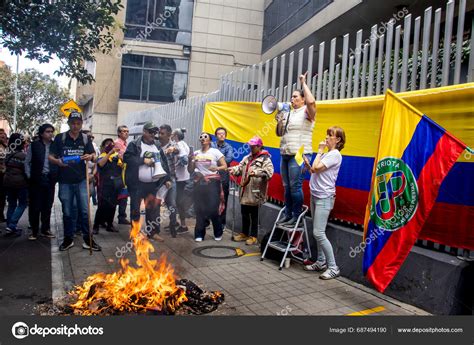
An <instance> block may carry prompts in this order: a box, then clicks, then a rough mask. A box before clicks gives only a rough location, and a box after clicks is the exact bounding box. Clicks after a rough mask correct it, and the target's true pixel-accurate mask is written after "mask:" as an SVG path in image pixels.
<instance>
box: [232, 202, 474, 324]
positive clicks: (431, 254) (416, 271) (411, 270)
mask: <svg viewBox="0 0 474 345" xmlns="http://www.w3.org/2000/svg"><path fill="white" fill-rule="evenodd" d="M232 200H233V196H232V195H230V196H229V203H228V209H227V227H230V228H232V219H233V216H232ZM279 210H280V208H279V207H277V206H275V205H272V204H269V203H267V204H265V205H263V206H262V207H261V210H260V224H261V226H260V231H259V238H260V239H261V238H262V237H263V236H264V235H265V234H266V233H267V232H268V231H271V229H272V227H273V222H274V221H275V219H276V217H277V215H278V212H279ZM235 214H236V216H235V229H236V231H237V232H240V229H241V226H242V225H241V216H240V206H239V202H238V200H236V202H235ZM311 224H312V223H311V219H310V218H308V219H307V225H308V227H309V229H310V234H309V235H310V241H311V248H312V254H313V257H314V258H315V257H316V254H317V249H316V245H315V242H314V239H313V238H312V234H311V233H312V230H311V229H312V225H311ZM327 236H328V239H329V241H330V242H331V244H332V245H333V248H334V254H335V256H336V262H337V264H338V266H339V267H340V269H341V275H342V276H343V277H346V278H348V279H350V280H352V281H354V282H357V283H361V284H363V285H366V286H368V287H370V288H373V287H372V286H371V285H370V284H369V283H368V282H367V280H366V279H365V277H364V276H363V273H362V258H363V254H362V253H360V254H358V255H355V257H353V256H354V254H351V248H355V247H357V246H358V245H359V244H360V243H361V242H362V233H361V232H360V231H356V230H353V229H350V228H347V227H342V226H339V225H335V224H331V223H329V225H328V228H327ZM275 269H278V264H277V263H275ZM473 291H474V262H465V261H461V260H459V259H457V258H456V257H454V256H451V255H448V254H444V253H439V252H435V251H432V250H427V249H424V248H419V247H413V249H412V250H411V252H410V254H409V255H408V258H407V259H406V261H405V262H404V264H403V265H402V267H401V269H400V271H399V272H398V274H397V275H396V276H395V278H394V279H393V281H392V282H391V284H390V285H389V287H388V288H387V290H386V291H385V294H386V295H388V296H390V297H393V298H395V299H398V300H400V301H402V302H405V303H408V304H412V305H415V306H417V307H419V308H422V309H424V310H426V311H428V312H430V313H433V314H436V315H457V314H468V315H471V314H473V310H474V293H473Z"/></svg>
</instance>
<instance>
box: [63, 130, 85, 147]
mask: <svg viewBox="0 0 474 345" xmlns="http://www.w3.org/2000/svg"><path fill="white" fill-rule="evenodd" d="M66 134H67V132H64V133H62V134H61V142H62V143H63V146H64V144H65V143H66ZM81 134H82V142H83V143H84V146H86V145H87V143H88V141H89V137H88V136H87V134H85V133H82V132H81Z"/></svg>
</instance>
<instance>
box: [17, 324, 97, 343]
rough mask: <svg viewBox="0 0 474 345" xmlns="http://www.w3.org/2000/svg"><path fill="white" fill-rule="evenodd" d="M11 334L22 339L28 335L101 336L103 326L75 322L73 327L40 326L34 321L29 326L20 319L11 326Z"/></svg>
mask: <svg viewBox="0 0 474 345" xmlns="http://www.w3.org/2000/svg"><path fill="white" fill-rule="evenodd" d="M12 334H13V336H14V337H15V338H16V339H24V338H26V337H29V336H40V337H43V338H45V337H47V336H51V335H53V336H57V335H59V336H66V337H68V338H70V337H74V336H91V335H92V336H101V335H104V328H103V327H92V326H88V327H80V326H78V325H77V324H75V325H74V326H73V327H71V326H66V325H63V324H61V326H58V327H40V326H38V324H36V323H35V325H34V326H33V327H29V326H28V325H27V324H26V323H24V322H21V321H20V322H16V323H15V324H14V325H13V326H12Z"/></svg>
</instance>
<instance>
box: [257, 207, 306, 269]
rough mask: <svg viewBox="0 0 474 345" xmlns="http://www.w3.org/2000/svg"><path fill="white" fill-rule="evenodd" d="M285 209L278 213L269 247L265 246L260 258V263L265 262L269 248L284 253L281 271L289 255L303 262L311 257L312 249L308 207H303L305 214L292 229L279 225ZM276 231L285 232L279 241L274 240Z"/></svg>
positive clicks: (302, 214)
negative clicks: (307, 219)
mask: <svg viewBox="0 0 474 345" xmlns="http://www.w3.org/2000/svg"><path fill="white" fill-rule="evenodd" d="M285 208H286V207H283V208H282V209H281V210H280V212H279V213H278V217H277V219H276V221H275V223H274V224H273V229H272V232H271V233H270V237H269V238H268V242H267V245H266V246H265V249H264V250H263V253H262V257H261V258H260V261H263V259H264V258H265V254H266V253H267V250H268V248H273V249H275V250H277V251H279V252H282V253H284V254H283V258H282V260H281V263H280V267H279V270H280V271H281V270H282V268H283V265H284V263H285V259H286V258H287V256H288V254H290V255H291V257H292V258H293V259H296V260H298V261H300V262H303V261H304V260H305V259H307V258H310V257H311V247H310V245H309V237H308V228H307V226H306V219H305V215H306V213H308V210H309V208H308V206H306V205H303V212H302V213H301V214H300V215H299V217H298V220H297V222H296V224H295V225H294V226H292V227H287V226H282V225H279V224H277V223H278V222H279V221H280V219H283V217H284V211H285ZM276 229H280V230H283V232H282V234H281V236H280V238H279V239H277V238H274V235H275V230H276ZM285 235H286V238H285ZM276 237H278V236H276ZM305 249H306V251H305Z"/></svg>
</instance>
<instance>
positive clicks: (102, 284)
mask: <svg viewBox="0 0 474 345" xmlns="http://www.w3.org/2000/svg"><path fill="white" fill-rule="evenodd" d="M140 227H141V226H140V223H139V222H134V223H133V225H132V231H131V232H130V239H131V240H132V241H133V244H134V248H135V254H136V266H137V267H132V266H130V265H129V260H128V259H121V260H120V264H121V266H122V268H121V269H120V270H119V271H118V272H114V273H111V274H105V273H102V272H101V273H96V274H94V275H91V276H89V277H88V278H87V279H86V281H85V282H84V284H83V285H82V286H76V287H75V290H74V291H73V292H72V293H71V294H72V295H74V296H77V302H75V303H74V304H72V305H71V307H72V308H73V309H74V311H75V313H76V314H79V315H99V314H101V315H104V314H112V313H122V312H134V313H139V312H146V311H157V312H163V313H174V312H175V310H176V309H177V308H179V307H180V306H181V305H182V304H183V303H184V302H186V301H187V297H186V295H185V291H184V290H183V289H182V288H180V287H178V286H177V285H176V278H175V275H174V270H173V268H172V267H171V265H170V264H169V263H167V261H166V257H165V256H163V255H162V256H161V257H160V259H159V260H150V253H152V252H154V248H153V246H152V244H151V243H150V242H149V241H148V239H147V237H146V236H145V235H144V234H143V233H141V232H140Z"/></svg>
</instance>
